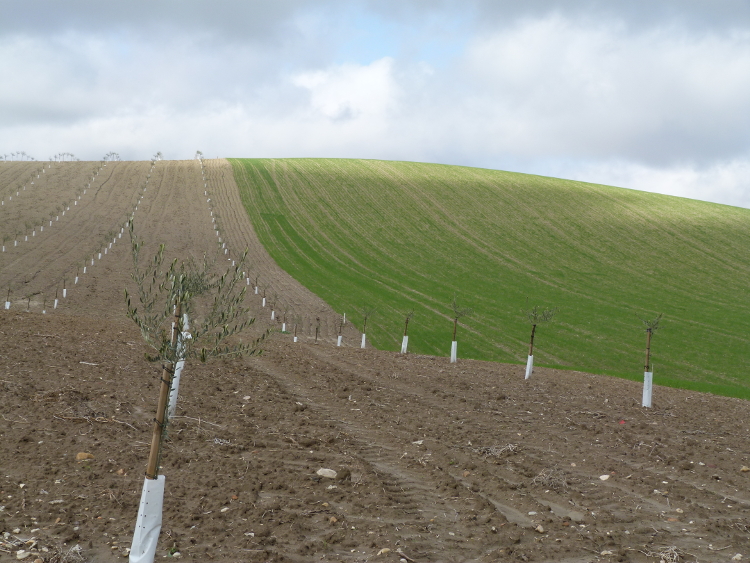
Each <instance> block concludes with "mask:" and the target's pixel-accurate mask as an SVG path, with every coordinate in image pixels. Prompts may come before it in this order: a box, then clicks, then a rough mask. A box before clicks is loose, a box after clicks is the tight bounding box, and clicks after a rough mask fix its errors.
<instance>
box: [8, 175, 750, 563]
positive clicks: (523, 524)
mask: <svg viewBox="0 0 750 563" xmlns="http://www.w3.org/2000/svg"><path fill="white" fill-rule="evenodd" d="M4 166H7V167H9V168H10V167H12V166H14V164H5V165H2V166H0V179H2V178H5V177H6V176H3V175H2V174H10V172H8V170H6V169H4V168H3V167H4ZM18 166H19V167H20V166H26V164H25V163H24V164H21V163H19V165H18ZM59 166H60V169H59V170H60V173H59V174H58V180H57V182H59V183H60V186H59V189H57V188H55V186H54V182H52V181H50V185H49V186H48V188H49V189H48V191H43V190H42V188H41V187H40V188H39V190H38V192H36V193H37V194H39V195H40V196H41V194H44V197H39V206H40V208H41V207H44V206H49V205H50V204H53V203H54V198H55V197H60V198H63V192H64V191H65V190H67V191H68V192H71V190H72V192H71V193H74V192H75V189H76V188H77V187H78V186H77V185H75V183H76V182H81V181H84V180H85V179H86V177H87V175H88V174H89V172H90V170H91V168H92V163H66V164H61V165H59ZM76 167H79V168H80V170H78V171H77V169H76ZM206 168H207V171H206V176H207V178H206V181H205V182H204V180H203V176H202V173H201V167H200V165H199V163H197V162H191V161H185V162H158V163H156V165H155V166H154V168H153V171H152V172H151V179H150V180H149V183H148V187H147V189H146V190H145V192H144V191H143V185H144V182H145V179H146V175H147V174H148V173H149V169H150V164H149V163H110V164H108V166H107V168H106V170H107V173H109V174H110V176H111V178H112V180H111V181H110V182H108V183H106V184H104V185H103V186H102V187H101V189H100V190H99V191H98V192H97V197H96V198H93V197H92V198H90V199H87V198H88V196H89V194H91V192H87V194H86V195H84V196H82V199H81V200H80V202H79V203H78V205H77V206H75V209H74V208H73V207H71V209H72V210H74V211H73V212H69V213H67V214H66V216H65V220H63V219H62V218H61V220H60V221H59V223H58V224H56V225H55V226H53V228H52V229H51V232H50V233H48V230H45V231H44V236H40V235H41V234H42V233H37V235H36V237H34V240H33V241H32V242H27V243H25V246H23V245H21V246H19V247H14V248H13V250H12V251H8V252H6V253H3V254H0V288H1V287H8V285H10V286H11V290H12V292H11V294H12V299H11V301H12V304H11V309H10V310H9V311H5V310H2V309H0V397H1V398H2V400H0V534H3V535H2V536H0V562H2V561H15V560H17V559H16V557H17V552H18V551H19V549H25V550H28V551H30V552H33V554H32V555H31V556H30V557H29V558H28V559H27V561H33V560H34V559H35V558H39V559H41V560H42V561H44V562H45V563H49V562H51V561H60V557H61V554H68V560H69V561H70V560H76V559H78V560H86V561H97V562H108V561H123V560H125V559H124V558H125V553H126V548H128V547H129V546H130V542H131V539H132V532H133V527H134V524H135V517H136V512H137V505H138V500H139V498H140V492H141V486H142V484H143V479H144V477H143V473H144V470H145V464H146V458H147V455H148V443H149V441H150V434H151V429H152V420H153V417H154V411H155V407H156V399H157V393H158V387H157V385H158V378H159V366H157V365H154V364H150V363H148V362H146V361H145V360H144V355H143V354H144V351H145V348H144V345H143V344H142V341H141V339H140V335H139V334H138V331H137V329H136V327H135V325H134V324H133V323H132V322H130V321H129V320H128V319H126V318H125V316H124V311H125V307H124V300H123V289H124V288H125V287H128V285H129V284H130V283H131V282H130V281H129V274H130V268H131V256H130V252H129V248H128V242H127V240H125V238H123V239H118V241H117V242H116V243H115V244H114V245H113V246H112V248H111V249H108V253H107V254H106V255H105V256H103V257H102V259H101V260H100V259H98V258H97V259H95V265H94V266H93V267H91V268H90V269H88V270H87V273H86V274H85V275H81V276H80V281H79V283H78V284H75V285H72V286H71V285H68V286H67V287H68V288H69V292H68V297H66V298H65V299H61V300H60V304H59V307H58V308H57V309H51V307H50V306H49V303H48V305H47V312H46V314H42V311H41V308H42V299H41V292H43V291H44V292H46V293H47V294H49V293H50V292H52V291H54V289H55V288H57V287H61V285H60V284H61V280H62V278H63V277H66V278H67V279H68V280H70V279H71V278H70V276H71V275H73V276H74V275H75V269H76V267H77V264H78V263H80V264H82V263H83V260H84V259H87V260H89V262H88V263H89V264H90V259H91V252H92V250H91V249H92V248H93V247H95V246H97V245H98V244H99V241H100V239H101V238H102V236H103V235H105V234H106V233H108V232H110V231H111V230H112V228H113V226H115V225H118V224H120V223H121V222H122V221H123V220H124V217H125V216H126V215H127V213H129V212H130V210H131V208H132V206H133V205H134V203H135V202H138V201H139V200H140V203H138V211H136V219H135V220H136V230H137V231H138V232H139V234H141V236H143V237H144V238H145V239H146V240H147V241H149V245H150V246H149V248H150V249H151V250H152V251H153V249H155V247H156V245H157V244H159V243H164V244H166V245H167V249H168V250H167V252H168V253H169V254H170V255H174V256H181V255H182V256H184V255H186V254H192V255H194V256H200V255H202V253H203V252H204V251H207V252H212V251H215V249H216V248H218V245H219V243H218V239H219V238H221V239H222V241H223V242H225V243H226V244H227V247H228V248H229V252H228V253H227V254H226V255H224V254H221V255H220V260H225V259H226V260H227V261H231V260H232V259H236V257H237V256H238V255H239V254H240V253H241V250H242V249H244V248H245V247H247V248H248V251H249V254H250V256H251V259H252V261H251V266H250V268H249V269H250V270H251V272H249V273H248V277H249V278H251V279H252V281H254V277H255V275H257V276H259V283H261V284H262V285H263V286H264V288H265V290H266V292H267V296H268V297H269V299H270V297H271V295H277V296H278V297H277V301H278V306H277V308H278V310H279V311H282V310H286V311H287V312H288V314H289V317H290V318H289V319H288V322H289V324H290V325H291V317H292V315H298V316H299V317H301V318H302V319H303V322H302V323H301V324H302V326H301V328H300V330H299V336H300V342H298V343H296V344H295V343H293V342H292V336H291V335H290V334H283V333H281V332H276V333H274V334H273V336H272V337H271V338H269V339H268V340H266V342H265V345H264V353H263V355H262V356H260V357H254V358H249V359H243V360H233V361H218V362H215V363H209V364H198V363H195V364H189V365H188V366H187V367H186V369H185V371H184V373H183V379H182V383H181V386H180V398H179V402H178V405H177V417H176V418H175V419H174V420H173V421H172V423H171V426H170V429H169V439H168V442H167V446H166V451H165V453H164V456H163V458H162V472H163V474H164V475H166V483H167V488H166V496H165V509H164V524H163V528H162V534H161V539H160V547H159V551H158V554H157V555H158V557H159V558H162V557H166V556H169V555H170V552H172V554H174V555H175V556H176V557H175V558H179V559H187V560H197V561H217V562H235V561H251V562H255V561H258V562H260V561H289V562H308V561H326V560H327V561H352V562H354V561H400V560H402V559H403V560H406V561H408V562H410V561H416V562H427V561H446V562H448V561H451V562H459V561H538V562H541V561H561V562H570V563H573V562H588V561H592V562H593V561H603V562H608V561H629V562H646V561H655V562H658V561H660V560H664V561H696V560H697V561H731V560H733V559H732V558H734V557H736V556H737V554H740V555H741V557H742V559H741V560H747V559H748V558H750V547H749V546H750V518H749V515H750V494H749V493H748V485H749V484H750V471H743V467H744V468H747V467H748V466H750V441H749V440H748V438H749V437H750V431H749V428H748V420H749V418H750V404H748V403H747V402H744V401H740V400H735V399H727V398H722V397H715V396H710V395H703V394H699V393H693V392H687V391H681V390H675V389H667V388H661V387H656V388H655V391H654V408H652V409H644V408H641V407H640V394H641V386H640V385H639V384H637V383H633V382H629V381H623V380H618V379H612V378H606V377H602V376H596V375H590V374H585V373H579V372H571V371H559V370H552V369H545V368H537V369H535V372H534V375H533V376H532V378H531V379H530V380H528V381H525V380H524V379H523V371H524V368H523V366H517V365H505V364H494V363H488V362H476V361H469V360H459V362H458V363H457V364H450V363H449V362H448V359H447V358H439V357H427V356H416V355H412V354H407V355H401V354H395V353H390V352H382V351H378V350H374V349H371V348H367V349H364V350H362V349H359V347H358V345H359V338H358V336H359V334H358V333H357V331H356V329H355V328H354V327H352V326H351V325H350V324H348V325H346V327H345V331H344V344H345V345H344V346H343V347H336V346H335V340H336V335H337V333H338V328H337V321H338V316H337V315H336V314H335V312H334V311H332V310H331V309H330V307H328V306H327V305H326V304H325V303H323V302H322V301H320V299H318V298H317V297H316V296H314V295H312V294H310V292H309V291H307V290H306V289H305V288H303V287H301V286H299V284H296V282H295V281H294V280H293V279H291V278H290V277H289V276H287V275H286V274H285V273H284V272H283V271H281V270H280V269H279V268H278V267H277V266H276V265H275V264H274V263H273V261H272V260H271V259H270V257H268V256H267V255H266V254H265V253H264V251H263V249H262V248H261V247H260V246H259V245H258V243H257V239H255V235H254V233H253V231H252V226H251V225H250V224H249V222H248V220H247V218H246V216H245V214H244V213H243V212H242V208H241V206H240V204H239V196H238V195H237V190H236V187H235V186H234V182H233V179H232V177H231V168H230V167H229V165H228V164H227V163H226V162H225V161H207V162H206ZM110 171H111V172H110ZM63 172H64V174H63ZM23 173H25V172H24V170H20V169H19V171H15V173H14V174H10V175H9V176H7V177H12V178H16V177H18V176H22V175H23ZM103 173H104V172H102V173H101V174H103ZM101 174H100V176H101ZM88 177H90V176H88ZM71 184H72V185H71ZM206 184H207V186H206ZM6 187H7V186H5V185H2V186H0V193H6V192H7V191H8V190H7V189H6ZM46 189H47V188H45V190H46ZM204 192H209V194H208V195H205V194H204ZM66 193H67V192H66ZM58 194H59V195H58ZM141 196H143V197H142V199H141ZM209 199H210V200H211V201H210V202H209V201H207V200H209ZM28 201H31V200H28ZM28 201H27V204H25V206H24V207H21V206H20V204H19V207H17V208H15V209H16V210H17V211H18V214H19V215H18V216H17V217H16V216H15V215H13V214H12V213H11V212H12V209H13V208H11V207H10V206H9V207H8V208H7V209H0V212H2V213H7V214H6V215H2V217H3V220H7V221H11V220H12V221H18V222H20V224H22V225H23V223H24V216H23V214H28V215H30V216H34V213H35V212H34V209H35V207H34V205H31V204H28ZM13 202H15V198H14V200H13ZM212 205H213V207H212ZM53 207H54V205H53ZM211 209H213V212H214V214H215V216H218V217H219V224H220V235H219V236H217V235H216V234H215V231H214V230H213V224H212V222H211V214H210V213H211ZM27 210H28V211H27ZM37 214H38V213H37ZM2 228H3V226H2V225H0V230H2ZM37 237H38V238H37ZM32 266H33V267H32ZM250 287H251V291H250V293H249V295H248V296H247V299H248V302H249V303H250V304H251V305H252V306H253V308H254V310H255V313H256V317H257V319H258V328H267V327H272V328H280V326H279V320H278V319H277V321H274V322H271V320H270V311H269V307H262V306H261V294H260V293H259V294H258V295H255V293H254V291H252V284H251V286H250ZM5 291H7V290H5ZM33 292H38V293H37V294H35V295H34V296H32V298H31V300H30V301H28V300H24V299H23V296H24V295H27V294H31V293H33ZM3 293H5V292H3ZM4 297H5V296H4V295H2V298H3V299H2V300H0V303H2V302H3V301H4ZM27 307H28V309H29V310H28V311H27V310H26V309H27ZM316 319H320V321H319V327H320V328H319V330H318V338H317V342H316V339H315V327H316V326H318V321H316ZM288 328H291V326H288ZM79 453H89V454H91V455H92V456H93V459H88V460H85V461H77V460H76V456H77V454H79ZM321 468H326V469H332V470H334V471H336V472H337V476H336V477H335V478H328V477H321V476H319V475H317V471H318V470H319V469H321ZM76 546H78V547H76ZM42 549H46V550H47V551H43V550H42ZM71 549H73V550H74V551H71ZM174 552H178V553H179V555H177V554H176V553H174ZM734 560H738V559H734Z"/></svg>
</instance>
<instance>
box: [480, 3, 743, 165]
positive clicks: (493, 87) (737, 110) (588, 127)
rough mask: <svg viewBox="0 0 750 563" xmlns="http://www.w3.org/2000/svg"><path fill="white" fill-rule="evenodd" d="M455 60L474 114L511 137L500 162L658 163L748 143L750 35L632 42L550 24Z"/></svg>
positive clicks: (666, 33)
mask: <svg viewBox="0 0 750 563" xmlns="http://www.w3.org/2000/svg"><path fill="white" fill-rule="evenodd" d="M465 60H466V69H467V75H468V79H469V80H471V81H472V83H473V84H474V85H475V86H476V90H475V94H474V95H473V98H474V100H473V103H474V104H478V105H479V106H480V107H481V108H483V109H486V110H487V113H488V115H490V116H491V117H490V119H489V120H488V122H489V123H490V124H496V125H497V126H498V131H504V132H507V133H509V134H508V135H502V136H500V137H498V141H496V143H497V144H496V147H497V149H498V150H501V151H511V152H514V153H517V154H524V155H533V154H539V153H546V154H548V155H550V156H571V157H581V156H586V157H595V156H596V157H605V158H609V157H613V156H620V157H626V158H638V159H642V160H644V161H647V162H661V163H665V162H669V161H670V160H674V159H677V160H679V159H684V158H696V159H701V158H706V157H708V158H711V157H714V156H716V155H721V154H725V153H726V151H727V150H731V147H732V146H736V145H737V142H738V141H741V140H744V141H745V143H747V139H748V133H747V131H748V127H749V126H750V32H744V33H740V32H735V33H733V34H730V35H725V36H719V35H715V34H700V35H697V36H696V35H687V34H685V33H684V32H682V31H681V30H679V29H673V28H655V29H649V30H645V31H643V32H640V33H636V34H633V33H631V32H629V31H628V30H627V29H625V28H624V26H621V25H618V24H617V23H616V22H615V23H613V22H594V21H570V20H568V19H565V18H564V17H562V16H560V15H553V16H549V17H546V18H544V19H538V20H525V21H523V22H519V23H518V24H517V25H516V26H515V27H513V28H511V29H508V30H504V31H501V32H498V33H495V34H492V35H489V36H485V37H481V38H478V39H477V40H475V41H474V42H473V43H472V44H471V46H470V47H469V49H468V50H467V53H466V59H465ZM740 147H741V149H742V150H743V151H744V149H745V147H746V145H745V146H742V144H740Z"/></svg>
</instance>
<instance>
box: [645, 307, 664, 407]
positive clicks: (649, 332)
mask: <svg viewBox="0 0 750 563" xmlns="http://www.w3.org/2000/svg"><path fill="white" fill-rule="evenodd" d="M663 315H664V314H663V313H659V314H658V315H657V316H656V318H655V319H643V318H641V322H642V323H643V324H644V326H645V327H646V361H645V363H644V366H643V399H642V401H641V406H643V407H647V408H651V399H652V396H653V388H654V370H653V368H652V366H651V337H652V336H653V334H654V333H655V332H656V331H657V330H658V329H659V322H660V321H661V318H662V316H663Z"/></svg>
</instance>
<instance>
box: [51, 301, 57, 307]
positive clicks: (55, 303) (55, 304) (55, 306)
mask: <svg viewBox="0 0 750 563" xmlns="http://www.w3.org/2000/svg"><path fill="white" fill-rule="evenodd" d="M52 308H53V309H57V299H55V306H54V307H52Z"/></svg>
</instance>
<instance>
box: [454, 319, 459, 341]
mask: <svg viewBox="0 0 750 563" xmlns="http://www.w3.org/2000/svg"><path fill="white" fill-rule="evenodd" d="M457 329H458V319H453V341H454V342H455V341H456V330H457Z"/></svg>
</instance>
